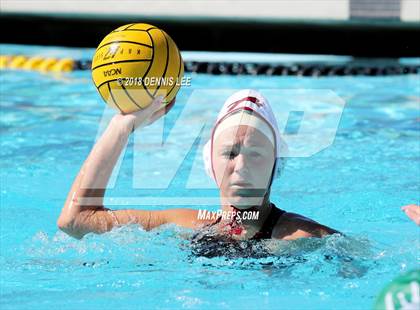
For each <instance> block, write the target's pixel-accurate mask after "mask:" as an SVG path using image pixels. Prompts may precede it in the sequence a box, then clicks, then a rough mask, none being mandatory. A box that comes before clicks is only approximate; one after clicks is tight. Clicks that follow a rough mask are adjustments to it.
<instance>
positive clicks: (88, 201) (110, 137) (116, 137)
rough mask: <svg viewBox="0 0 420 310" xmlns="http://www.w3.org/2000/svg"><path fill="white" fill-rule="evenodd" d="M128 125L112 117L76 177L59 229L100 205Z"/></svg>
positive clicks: (121, 148) (126, 137)
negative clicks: (81, 213)
mask: <svg viewBox="0 0 420 310" xmlns="http://www.w3.org/2000/svg"><path fill="white" fill-rule="evenodd" d="M129 135H130V126H129V125H127V124H125V123H124V120H123V119H122V117H121V116H120V115H117V116H116V117H114V118H113V119H112V120H111V122H110V123H109V125H108V127H107V129H106V130H105V132H104V133H103V135H102V136H101V138H100V139H99V140H98V141H97V143H96V144H95V146H94V147H93V149H92V151H91V152H90V154H89V156H88V158H87V159H86V161H85V162H84V164H83V166H82V168H81V169H80V172H79V174H78V175H77V177H76V179H75V181H74V183H73V185H72V187H71V190H70V192H69V193H68V196H67V200H66V202H65V204H64V207H63V210H62V212H61V215H60V218H59V220H58V223H59V226H60V227H61V226H67V225H69V223H71V222H72V221H74V220H75V217H76V216H77V215H78V214H79V213H80V212H82V211H83V210H86V209H97V208H101V207H102V205H103V197H104V195H105V190H106V186H107V184H108V181H109V178H110V176H111V174H112V170H113V168H114V166H115V164H116V162H117V160H118V158H119V156H120V154H121V152H122V150H123V149H124V147H125V146H126V144H127V140H128V137H129Z"/></svg>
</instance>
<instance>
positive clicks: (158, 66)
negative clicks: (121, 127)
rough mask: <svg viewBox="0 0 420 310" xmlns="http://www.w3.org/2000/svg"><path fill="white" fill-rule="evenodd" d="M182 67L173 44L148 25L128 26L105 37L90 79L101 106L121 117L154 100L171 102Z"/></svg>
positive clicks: (165, 35)
mask: <svg viewBox="0 0 420 310" xmlns="http://www.w3.org/2000/svg"><path fill="white" fill-rule="evenodd" d="M183 75H184V63H183V61H182V57H181V54H180V52H179V50H178V48H177V46H176V45H175V43H174V41H173V40H172V39H171V38H170V37H169V35H168V34H167V33H165V31H163V30H161V29H159V28H157V27H155V26H152V25H149V24H129V25H124V26H121V27H119V28H117V29H115V30H114V31H112V32H111V33H110V34H108V35H107V36H106V37H105V38H104V39H103V40H102V42H101V43H100V44H99V46H98V48H97V49H96V51H95V55H94V56H93V60H92V78H93V82H94V84H95V86H96V88H97V89H98V91H99V94H100V95H101V97H102V98H103V99H104V100H105V102H106V103H107V104H108V105H109V106H111V107H113V108H116V109H118V110H120V111H121V112H122V113H131V112H134V111H138V110H141V109H143V108H145V107H147V106H148V105H149V104H150V103H151V102H152V100H153V99H154V98H156V97H157V96H163V98H164V99H163V103H166V104H168V103H170V102H171V101H172V99H174V98H175V96H176V94H177V92H178V90H179V88H180V85H181V83H182V82H181V79H182V77H183Z"/></svg>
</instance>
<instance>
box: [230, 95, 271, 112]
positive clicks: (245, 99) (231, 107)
mask: <svg viewBox="0 0 420 310" xmlns="http://www.w3.org/2000/svg"><path fill="white" fill-rule="evenodd" d="M244 101H250V102H252V103H254V104H256V105H257V106H259V107H260V108H261V107H262V106H263V103H262V102H260V101H259V100H258V98H255V97H245V98H242V99H239V100H237V101H235V102H232V103H231V104H229V105H228V110H227V112H230V111H232V110H233V109H234V108H235V107H237V106H238V104H240V103H242V102H244Z"/></svg>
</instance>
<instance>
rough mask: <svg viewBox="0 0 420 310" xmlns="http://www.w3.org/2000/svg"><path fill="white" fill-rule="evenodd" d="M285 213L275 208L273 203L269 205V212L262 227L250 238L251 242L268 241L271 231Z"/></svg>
mask: <svg viewBox="0 0 420 310" xmlns="http://www.w3.org/2000/svg"><path fill="white" fill-rule="evenodd" d="M284 213H286V211H284V210H282V209H279V208H277V207H276V205H275V204H274V203H271V211H270V214H269V215H268V217H267V219H266V220H265V222H264V224H263V226H262V227H261V229H260V231H259V232H257V233H256V234H255V236H254V237H252V238H251V239H252V240H256V239H270V238H271V234H272V233H273V229H274V227H275V226H276V224H277V221H278V220H279V218H280V217H281V216H282V215H283V214H284Z"/></svg>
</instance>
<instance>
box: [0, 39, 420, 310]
mask: <svg viewBox="0 0 420 310" xmlns="http://www.w3.org/2000/svg"><path fill="white" fill-rule="evenodd" d="M0 51H1V54H8V53H9V54H12V53H20V54H28V55H29V54H31V55H32V54H40V55H50V56H51V55H53V56H57V57H67V56H72V57H74V58H79V59H80V58H90V57H91V56H92V53H93V50H90V49H86V50H82V49H63V48H41V47H25V46H7V45H2V46H1V47H0ZM254 57H257V56H254ZM260 57H263V56H260ZM189 76H190V77H191V78H192V85H191V86H190V87H184V88H182V89H181V91H180V92H179V95H178V97H177V103H176V105H175V107H174V109H173V110H172V111H171V112H170V113H169V114H168V115H167V117H166V118H165V120H164V130H163V135H162V134H161V135H159V134H153V131H151V132H152V133H150V134H146V133H147V131H146V129H145V131H144V135H142V133H139V134H138V135H137V138H132V139H131V140H130V143H129V145H128V147H127V150H126V153H125V155H124V157H123V159H122V163H121V169H120V170H119V173H118V175H117V176H116V178H115V186H114V188H112V189H110V190H109V191H108V192H107V202H108V203H109V205H108V206H109V207H111V208H115V209H122V208H128V207H130V208H138V209H166V208H172V207H180V206H181V207H192V208H197V207H200V206H197V205H193V204H192V203H191V202H190V201H191V200H193V199H196V198H197V199H198V201H201V202H202V200H200V198H203V197H208V198H213V199H215V200H216V201H217V197H218V196H217V190H215V189H214V187H213V188H212V187H211V185H209V184H211V180H209V179H207V176H206V175H205V173H204V172H203V169H202V161H201V159H200V158H201V154H200V152H201V147H202V144H203V143H204V142H205V139H204V138H202V139H200V138H198V139H196V138H195V137H191V132H192V131H194V130H196V129H197V128H201V127H200V126H198V125H197V124H205V123H209V124H211V122H212V121H214V116H215V113H217V111H218V108H219V107H220V106H221V104H222V103H223V101H224V100H225V99H226V96H227V95H228V94H229V93H230V92H231V90H232V89H240V88H255V89H261V90H263V89H271V90H267V91H266V95H267V97H268V98H269V100H270V101H271V104H272V106H273V109H274V110H275V111H280V110H281V107H282V105H285V104H288V105H290V104H293V102H296V107H299V108H296V109H297V110H299V109H300V108H302V105H303V106H304V105H306V104H307V103H305V102H307V101H315V102H317V101H319V102H320V103H323V104H324V105H323V106H322V107H321V108H319V110H317V108H316V105H311V107H310V109H309V110H310V111H311V113H312V115H313V116H314V120H313V121H314V122H316V119H317V118H316V116H317V115H318V116H319V118H322V117H323V115H325V114H328V113H329V110H328V109H325V102H323V100H324V99H325V98H327V97H328V98H330V97H331V93H333V94H334V96H333V97H334V98H333V100H332V101H331V104H330V106H331V107H332V108H331V111H333V112H334V113H336V112H337V107H340V103H341V104H343V103H345V104H344V110H343V111H342V113H341V114H340V113H339V116H340V120H339V123H338V130H337V132H336V135H335V139H334V140H333V143H332V145H330V146H329V147H327V148H325V149H324V150H322V151H321V152H318V153H316V154H315V155H313V156H310V157H303V158H298V157H296V158H289V159H288V162H287V165H286V167H285V170H284V172H283V174H282V176H281V177H280V178H279V179H277V180H276V181H275V182H274V184H273V188H272V196H273V197H272V200H273V202H274V203H276V204H277V205H278V206H279V207H280V208H282V209H285V210H287V211H290V212H296V213H300V214H303V215H305V216H308V217H310V218H312V219H314V220H316V221H319V222H321V223H323V224H325V225H328V226H331V227H333V228H335V229H338V230H340V231H342V232H344V233H345V234H346V236H345V237H342V236H337V235H333V236H331V237H328V238H324V239H306V240H298V241H295V242H284V241H268V242H267V246H268V247H269V248H270V249H272V255H271V256H269V257H264V258H241V257H239V258H227V257H224V256H221V257H215V258H206V257H197V256H194V255H192V251H191V247H190V242H189V237H190V236H191V232H190V231H188V230H184V229H180V228H177V227H174V226H166V227H159V228H158V229H155V230H153V231H151V232H145V231H144V230H142V229H141V227H137V226H134V225H131V226H127V227H121V228H117V229H114V230H113V231H111V232H109V233H106V234H104V235H93V234H90V235H87V236H86V237H85V238H83V239H82V240H75V239H72V238H70V237H68V236H67V235H65V234H64V233H62V232H59V231H58V229H57V227H56V220H57V218H58V215H59V214H60V211H61V208H62V206H63V203H64V201H65V198H66V196H67V193H68V190H69V188H70V186H71V184H72V181H73V179H74V177H75V176H76V175H77V173H78V170H79V168H80V166H81V165H82V163H83V161H84V160H85V158H86V157H87V155H88V154H89V151H90V150H91V148H92V146H93V144H94V142H95V139H96V137H97V136H98V134H99V133H100V126H99V124H100V123H101V120H102V121H104V122H105V123H106V117H104V107H105V104H104V103H103V102H102V99H101V98H100V97H99V95H98V93H97V91H96V89H95V87H94V85H93V83H92V81H91V77H90V72H88V71H78V72H72V73H68V74H60V75H57V74H41V73H38V72H27V71H1V72H0V96H1V97H0V105H1V124H0V125H1V127H0V130H1V148H0V156H1V170H0V175H1V208H0V221H1V222H0V233H1V237H0V242H1V243H0V246H1V248H0V250H1V251H0V252H1V253H0V254H1V255H0V270H1V280H0V281H1V282H0V298H1V301H0V302H1V303H0V306H1V309H28V308H30V309H56V308H60V309H114V308H117V307H118V308H121V309H137V308H140V309H146V308H157V309H169V308H187V309H197V308H200V309H201V308H204V309H230V308H233V309H253V308H258V309H370V308H371V307H372V304H373V303H374V300H375V298H376V296H377V294H378V293H379V291H380V290H381V288H382V287H384V286H385V285H386V284H387V283H388V282H389V281H391V280H392V279H393V278H395V277H396V276H398V275H400V274H401V273H404V272H405V271H408V270H410V269H413V268H418V267H419V262H420V255H419V250H420V235H419V228H418V227H416V226H415V225H414V224H413V223H412V222H411V221H409V220H408V219H407V218H406V216H405V215H404V213H403V212H402V211H401V210H400V207H401V206H402V205H405V204H409V203H417V204H418V203H419V202H420V195H419V193H420V191H419V190H420V189H419V187H420V164H419V159H420V156H419V155H420V135H419V129H420V128H419V126H420V122H419V120H420V112H419V110H420V109H419V106H420V76H419V75H404V76H386V77H319V78H309V77H289V76H279V77H262V76H261V77H260V76H258V77H255V76H211V75H201V74H199V75H189ZM276 90H279V93H277V94H278V95H276ZM285 90H287V91H286V92H285ZM295 91H301V92H302V94H303V99H302V100H301V101H299V102H298V101H294V100H296V98H295V97H293V98H292V97H288V96H287V92H289V93H290V94H291V95H290V96H292V94H293V93H294V92H295ZM308 92H310V93H311V94H312V95H311V96H312V97H310V98H308V97H307V96H306V97H305V94H308ZM285 94H286V95H285ZM335 96H337V97H335ZM337 98H338V99H337ZM330 99H331V98H330ZM308 104H309V103H308ZM327 106H328V104H327ZM187 108H191V109H192V113H191V115H190V116H189V117H188V118H187V120H184V121H182V122H181V121H180V122H177V121H178V120H180V119H181V118H182V115H183V114H182V113H183V111H186V110H187ZM303 109H305V107H303ZM338 109H339V110H340V108H338ZM106 113H107V112H106V111H105V115H108V114H106ZM319 118H318V119H319ZM197 126H198V127H197ZM287 127H288V128H289V129H290V128H291V129H290V130H291V131H292V132H293V130H295V131H296V132H298V131H299V117H297V118H296V120H293V119H291V120H289V123H288V124H287ZM193 129H194V130H193ZM208 129H209V128H208V127H204V129H203V132H202V136H203V137H206V135H208ZM171 133H172V134H173V135H172V136H171ZM162 136H163V138H164V140H165V141H167V143H166V144H164V146H163V149H162V148H160V149H159V150H160V151H159V152H157V151H155V150H156V149H157V148H159V147H162V145H161V143H154V142H156V141H158V140H159V138H161V137H162ZM136 139H139V140H138V141H140V142H136V141H137V140H136ZM156 139H157V140H156ZM191 141H192V142H191ZM141 143H143V144H141ZM133 162H135V164H133ZM193 162H194V163H196V164H197V169H196V170H194V169H195V168H194V167H193V166H194V165H193V164H192V163H193ZM171 163H180V165H179V167H178V166H176V165H175V166H176V167H178V168H177V169H175V174H174V177H173V178H172V179H171V182H170V184H169V186H167V187H166V188H162V185H161V182H162V180H163V179H164V177H163V176H162V175H164V176H165V178H166V177H167V176H166V175H165V171H169V170H170V169H172V168H173V167H172V166H173V165H172V166H171ZM200 165H201V166H200ZM133 167H135V169H133ZM171 167H172V168H171ZM133 170H139V171H140V172H138V173H140V175H141V176H143V175H145V176H147V179H146V181H147V182H146V181H144V179H142V180H143V181H142V180H138V179H137V180H136V181H133V179H134V177H133V175H134V174H133ZM188 180H189V181H188ZM133 182H134V183H136V182H137V183H136V184H137V185H138V186H133V184H134V183H133ZM188 182H193V183H194V182H196V185H195V186H196V187H195V188H189V187H188V186H189V185H188V184H189V183H188ZM209 182H210V183H209ZM145 183H147V184H145ZM197 184H198V185H197ZM140 185H141V186H140ZM145 187H148V188H145ZM153 187H154V188H153ZM162 197H163V198H165V199H167V200H159V199H160V198H162ZM181 198H182V199H184V200H181ZM186 198H187V199H186ZM143 199H144V200H143ZM171 199H172V200H171ZM189 199H190V200H189ZM162 201H165V203H163V202H162ZM168 201H169V203H168ZM171 201H172V202H171ZM180 201H181V203H180ZM182 204H184V205H182ZM201 207H203V206H201ZM205 207H206V208H207V209H209V210H210V209H211V210H216V208H217V206H216V205H214V204H213V205H212V204H209V205H208V206H205Z"/></svg>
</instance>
